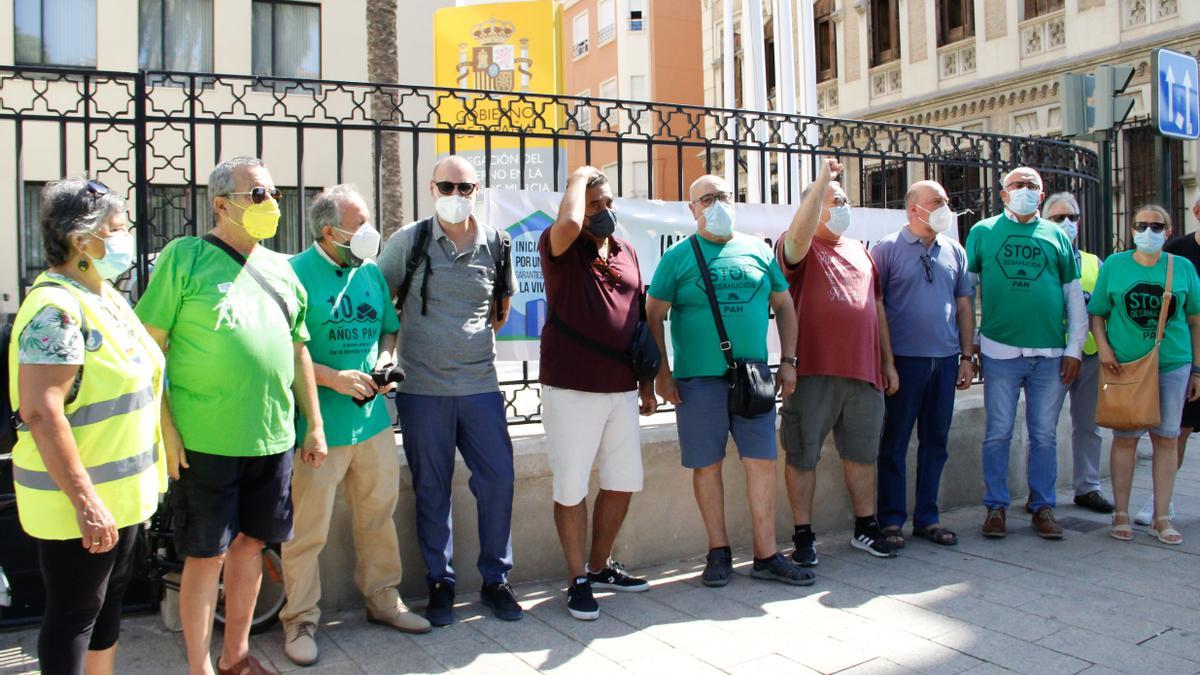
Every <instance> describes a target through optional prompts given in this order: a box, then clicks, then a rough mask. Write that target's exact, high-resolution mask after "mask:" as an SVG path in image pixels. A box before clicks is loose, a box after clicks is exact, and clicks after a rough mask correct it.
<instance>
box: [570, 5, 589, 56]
mask: <svg viewBox="0 0 1200 675" xmlns="http://www.w3.org/2000/svg"><path fill="white" fill-rule="evenodd" d="M588 44H589V42H588V13H587V12H580V13H578V14H576V15H575V18H574V19H572V20H571V45H572V47H571V51H572V52H573V53H574V54H575V58H579V57H580V56H583V55H584V54H587V53H588V49H589V47H588Z"/></svg>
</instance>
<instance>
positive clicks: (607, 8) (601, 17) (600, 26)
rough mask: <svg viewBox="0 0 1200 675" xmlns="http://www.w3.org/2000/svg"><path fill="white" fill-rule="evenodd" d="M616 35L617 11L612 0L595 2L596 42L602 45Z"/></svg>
mask: <svg viewBox="0 0 1200 675" xmlns="http://www.w3.org/2000/svg"><path fill="white" fill-rule="evenodd" d="M616 37H617V12H616V8H614V7H613V0H600V2H598V3H596V44H597V45H602V44H604V43H606V42H610V41H612V40H613V39H615V38H616Z"/></svg>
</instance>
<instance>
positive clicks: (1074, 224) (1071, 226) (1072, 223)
mask: <svg viewBox="0 0 1200 675" xmlns="http://www.w3.org/2000/svg"><path fill="white" fill-rule="evenodd" d="M1062 229H1063V233H1065V234H1066V235H1067V239H1070V240H1071V241H1075V238H1076V237H1078V236H1079V221H1076V220H1072V219H1070V218H1063V221H1062Z"/></svg>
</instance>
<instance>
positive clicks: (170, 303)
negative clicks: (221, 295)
mask: <svg viewBox="0 0 1200 675" xmlns="http://www.w3.org/2000/svg"><path fill="white" fill-rule="evenodd" d="M189 239H190V238H187V239H176V240H174V241H172V242H170V243H169V244H167V246H166V248H164V249H163V250H162V252H161V253H159V254H158V258H156V259H155V261H154V272H153V273H152V274H151V275H150V283H149V284H147V285H146V292H145V293H143V294H142V297H141V299H140V300H138V303H137V307H136V308H135V309H134V312H135V313H136V314H137V316H138V318H139V319H141V321H142V323H144V324H146V325H148V326H154V327H155V328H158V329H159V330H163V331H166V332H168V333H170V332H171V329H172V328H174V327H175V320H176V318H178V316H179V308H180V306H182V305H183V294H184V292H185V290H186V288H187V279H186V278H185V276H186V275H187V273H188V270H190V269H191V267H192V265H191V264H190V263H192V262H194V261H195V248H194V247H192V248H191V249H190V250H189V249H188V248H187V242H188V241H189ZM193 241H194V240H193ZM189 253H190V254H191V255H188V254H189Z"/></svg>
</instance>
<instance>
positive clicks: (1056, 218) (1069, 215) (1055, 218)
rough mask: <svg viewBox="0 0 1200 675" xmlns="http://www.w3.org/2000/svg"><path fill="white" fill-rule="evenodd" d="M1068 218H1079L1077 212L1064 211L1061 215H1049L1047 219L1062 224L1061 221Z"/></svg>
mask: <svg viewBox="0 0 1200 675" xmlns="http://www.w3.org/2000/svg"><path fill="white" fill-rule="evenodd" d="M1068 218H1070V219H1071V220H1079V214H1078V213H1065V214H1063V215H1061V216H1050V217H1049V218H1048V219H1047V220H1053V221H1054V222H1056V223H1058V224H1059V225H1062V221H1064V220H1066V219H1068Z"/></svg>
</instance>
